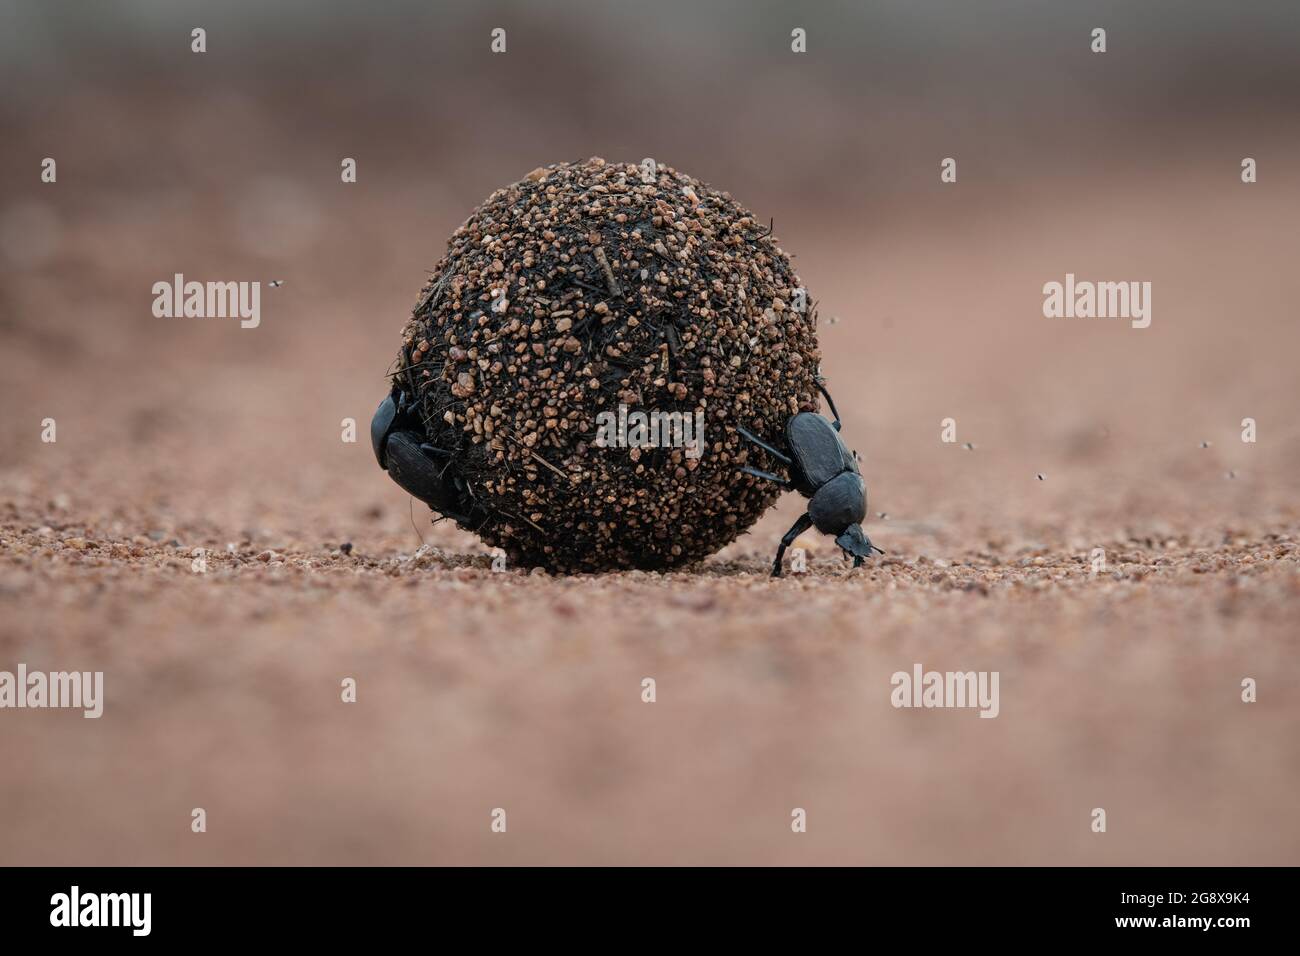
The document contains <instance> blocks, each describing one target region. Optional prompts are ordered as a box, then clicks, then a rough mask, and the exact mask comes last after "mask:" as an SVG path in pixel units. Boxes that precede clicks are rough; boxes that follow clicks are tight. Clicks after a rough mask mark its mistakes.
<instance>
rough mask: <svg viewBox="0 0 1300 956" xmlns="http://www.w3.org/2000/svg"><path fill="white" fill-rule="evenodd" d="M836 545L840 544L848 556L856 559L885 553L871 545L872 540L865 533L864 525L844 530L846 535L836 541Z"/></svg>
mask: <svg viewBox="0 0 1300 956" xmlns="http://www.w3.org/2000/svg"><path fill="white" fill-rule="evenodd" d="M835 543H836V544H838V545H839V546H840V548H842V549H843V550H844V552H845V553H846V554H851V555H853V556H854V557H855V558H869V557H871V552H873V551H879V552H880V553H881V554H884V553H885V552H883V551H881V550H880V549H879V548H877V547H876V546H875V545H874V544H872V543H871V539H870V538H868V537H867V536H866V534H865V533H863V531H862V525H860V524H851V525H849V526H848V528H846V529H845V530H844V533H843V534H842V535H840V536H839V537H838V538H836V539H835Z"/></svg>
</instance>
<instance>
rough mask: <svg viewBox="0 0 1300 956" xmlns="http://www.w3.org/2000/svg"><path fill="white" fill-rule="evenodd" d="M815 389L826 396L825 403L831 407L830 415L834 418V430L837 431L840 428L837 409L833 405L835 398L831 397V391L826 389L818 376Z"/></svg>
mask: <svg viewBox="0 0 1300 956" xmlns="http://www.w3.org/2000/svg"><path fill="white" fill-rule="evenodd" d="M817 391H819V392H821V393H822V395H824V396H825V397H826V404H827V405H829V406H830V407H831V417H832V418H834V419H835V423H834V424H835V430H836V431H839V430H840V413H839V410H838V409H837V408H836V407H835V399H833V398H831V393H830V392H828V391H826V386H825V385H823V384H822V380H821V379H820V378H819V379H817Z"/></svg>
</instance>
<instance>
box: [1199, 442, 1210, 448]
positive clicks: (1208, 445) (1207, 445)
mask: <svg viewBox="0 0 1300 956" xmlns="http://www.w3.org/2000/svg"><path fill="white" fill-rule="evenodd" d="M1201 447H1202V448H1209V447H1210V443H1209V442H1208V441H1203V442H1201Z"/></svg>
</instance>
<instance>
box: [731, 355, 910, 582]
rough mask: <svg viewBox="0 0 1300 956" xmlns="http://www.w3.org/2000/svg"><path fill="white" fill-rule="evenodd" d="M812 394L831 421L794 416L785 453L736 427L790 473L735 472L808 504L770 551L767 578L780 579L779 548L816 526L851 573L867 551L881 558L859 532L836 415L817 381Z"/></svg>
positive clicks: (853, 468) (857, 490)
mask: <svg viewBox="0 0 1300 956" xmlns="http://www.w3.org/2000/svg"><path fill="white" fill-rule="evenodd" d="M817 389H818V390H819V391H820V392H821V393H822V395H824V396H826V403H827V404H828V405H830V407H831V414H832V415H834V416H835V421H834V422H828V421H827V420H826V419H825V418H823V417H822V416H821V415H818V414H816V413H814V412H800V413H799V414H797V415H795V416H794V417H793V418H791V419H790V420H789V421H788V422H786V425H785V443H786V446H787V448H788V449H789V454H786V453H785V452H782V451H778V450H777V449H776V448H773V447H772V446H771V445H769V444H768V443H767V442H765V441H763V440H762V439H761V438H759V437H757V436H756V435H753V434H751V433H750V432H749V431H746V430H745V429H744V428H737V429H736V430H737V431H739V432H740V434H741V436H742V437H744V438H745V439H746V440H747V441H751V442H753V443H754V444H755V445H757V446H758V447H759V448H761V449H763V450H764V451H765V452H767V453H768V454H769V455H771V456H772V457H773V458H775V459H776V460H777V461H779V462H781V464H783V465H785V466H786V468H787V469H788V470H789V472H790V477H789V478H788V479H787V478H782V477H781V476H780V475H774V474H772V473H771V472H770V471H760V470H759V469H757V468H751V467H750V466H749V465H744V466H742V467H741V469H740V470H741V471H743V472H745V474H748V475H754V476H755V477H757V478H765V479H767V480H768V481H774V482H776V483H777V484H778V485H780V486H781V487H782V488H789V489H792V490H794V491H797V492H799V494H801V495H803V496H804V497H805V498H808V499H810V500H809V502H808V510H807V511H806V512H805V513H804V514H803V516H802V517H800V518H799V520H798V521H796V522H795V523H794V527H792V528H791V529H790V530H789V531H787V532H786V533H785V537H784V538H782V539H781V546H780V547H779V548H777V549H776V561H775V562H773V564H772V577H774V578H779V577H780V576H781V559H782V558H784V557H785V549H786V548H788V547H790V545H792V544H794V539H795V538H797V537H799V535H801V534H803V533H804V532H805V531H807V530H808V529H809V528H811V527H813V526H816V528H817V530H818V531H820V532H821V533H822V534H829V535H834V536H835V543H836V544H838V545H839V546H840V549H841V550H842V551H843V552H844V553H845V554H846V555H851V556H852V557H853V566H854V567H855V568H858V567H861V566H862V561H863V559H864V558H867V557H870V556H871V552H872V551H878V552H880V553H881V554H884V553H885V552H884V551H881V550H880V549H879V548H877V547H876V546H875V545H874V544H872V543H871V539H870V538H868V537H867V536H866V534H864V533H863V531H862V521H863V519H865V518H866V516H867V486H866V485H865V484H864V483H863V481H862V475H861V474H859V472H858V463H857V461H856V459H855V458H854V456H853V453H852V452H851V451H849V450H848V448H846V447H845V445H844V442H843V441H841V440H840V435H839V432H840V413H839V411H837V410H836V408H835V402H834V401H833V400H832V399H831V396H830V393H829V392H828V391H826V388H825V386H824V385H822V383H821V382H820V381H818V382H817Z"/></svg>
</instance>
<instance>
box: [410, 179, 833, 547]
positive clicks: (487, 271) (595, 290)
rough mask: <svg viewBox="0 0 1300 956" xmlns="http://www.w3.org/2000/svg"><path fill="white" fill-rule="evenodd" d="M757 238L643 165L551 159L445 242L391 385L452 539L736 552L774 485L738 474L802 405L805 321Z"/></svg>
mask: <svg viewBox="0 0 1300 956" xmlns="http://www.w3.org/2000/svg"><path fill="white" fill-rule="evenodd" d="M811 301H812V300H811V298H810V297H809V295H808V293H807V290H805V289H804V288H803V284H802V282H801V281H800V279H799V276H798V275H796V274H795V271H794V268H793V266H792V265H791V262H790V258H789V257H788V256H787V255H786V253H785V252H784V251H782V249H781V248H780V247H779V246H778V245H777V243H776V240H775V238H774V237H773V236H772V234H771V229H770V227H769V225H768V224H767V223H765V222H763V221H760V220H759V219H757V218H756V217H755V216H754V215H753V214H752V213H750V212H749V211H748V210H746V209H745V208H744V207H743V206H741V205H740V204H739V203H737V202H736V201H735V200H734V199H732V198H731V196H730V195H728V194H727V193H725V192H720V191H718V190H716V189H714V188H712V187H710V186H708V185H707V184H705V183H703V182H700V181H699V180H696V179H693V178H692V177H690V176H687V175H685V174H684V173H680V172H678V171H677V170H675V169H673V168H671V167H669V166H665V165H660V164H657V163H655V162H654V161H652V160H646V161H645V162H643V163H638V164H627V163H607V162H605V161H604V160H603V159H600V158H593V159H590V160H587V161H585V162H576V163H558V164H555V165H552V166H546V167H543V168H538V169H536V170H534V171H533V172H531V173H529V174H528V175H527V176H526V177H524V178H523V179H522V180H520V181H519V182H517V183H514V184H512V185H510V186H506V187H505V188H503V189H499V190H497V191H496V192H494V193H493V194H492V195H491V196H489V197H488V198H487V200H486V201H484V202H483V204H482V205H480V206H479V207H478V208H477V209H475V210H474V212H473V214H472V215H471V216H470V217H469V219H467V220H466V221H465V223H464V225H462V226H461V227H460V228H459V229H457V230H456V231H455V233H454V234H453V235H452V236H451V239H450V240H449V242H448V247H447V254H446V255H445V256H444V257H443V258H442V259H441V260H440V261H439V262H438V263H437V265H436V266H435V267H434V269H433V270H432V272H431V279H430V281H429V282H428V283H427V284H426V285H425V287H424V288H423V289H422V290H421V293H420V296H419V299H418V302H417V305H416V307H415V309H414V311H413V314H412V316H411V318H410V320H409V321H408V322H407V323H406V326H405V328H404V330H403V336H402V346H401V350H400V352H399V355H398V358H397V362H396V364H395V366H394V372H393V378H394V381H395V382H396V383H397V384H399V385H400V386H401V387H402V388H403V389H404V390H405V391H406V392H407V394H409V395H413V396H415V408H416V409H417V411H418V415H419V418H420V420H421V421H422V423H423V426H424V430H425V433H426V435H427V438H428V442H429V444H431V445H432V446H433V447H434V448H436V449H438V453H437V454H438V459H437V460H438V462H440V463H441V464H439V465H437V467H438V468H440V469H446V470H447V471H448V472H450V473H451V474H453V475H455V476H456V477H457V478H458V480H460V481H463V485H460V487H463V489H464V491H465V493H466V494H467V495H468V497H470V498H472V499H473V502H474V505H475V508H474V514H475V515H476V516H477V517H476V518H475V520H474V523H473V525H472V526H465V525H462V526H463V527H466V530H470V531H474V532H476V533H477V534H478V535H479V536H480V537H481V538H482V539H483V541H484V542H485V543H486V544H488V545H489V546H492V547H499V548H501V549H503V550H504V551H505V553H506V554H507V555H508V557H509V559H510V561H511V562H512V563H513V564H515V565H516V566H526V567H530V566H543V567H546V568H548V569H550V570H553V571H558V572H581V571H606V570H615V569H622V568H641V569H658V570H663V569H668V568H673V567H677V566H681V565H685V564H688V563H690V562H693V561H698V560H700V559H701V558H704V557H706V556H707V555H709V554H712V553H714V552H715V551H717V550H718V549H719V548H721V547H723V546H724V545H726V544H728V543H730V542H731V541H733V540H735V538H736V537H737V536H738V535H740V534H742V533H743V532H744V531H746V530H747V529H748V528H749V527H750V526H751V525H752V524H753V523H754V522H755V521H756V520H757V519H758V517H759V516H760V515H761V514H762V513H763V512H764V511H765V510H767V508H769V507H770V506H771V505H772V504H773V503H774V502H775V501H776V499H777V497H778V495H779V494H780V490H781V489H780V488H779V487H778V486H776V485H775V484H772V483H770V482H767V481H765V480H763V479H760V478H756V477H753V476H750V475H748V474H746V473H743V472H741V471H740V468H741V466H743V465H745V464H750V465H752V466H754V467H757V468H760V469H764V470H772V469H773V467H774V465H775V463H774V462H771V461H769V460H767V458H766V455H765V453H763V452H761V451H760V450H758V449H756V448H754V447H753V446H750V445H749V444H748V443H747V442H745V441H744V440H743V439H742V438H741V436H740V435H739V434H738V432H737V431H736V428H737V426H741V427H744V428H747V429H749V430H750V431H751V432H754V433H755V434H758V435H760V436H765V437H767V438H768V439H773V438H775V439H779V438H780V437H781V436H782V435H783V434H784V429H785V424H786V422H787V421H788V420H789V418H790V416H792V415H794V414H796V413H798V412H800V411H816V410H817V409H818V396H817V391H816V381H817V369H818V362H819V354H818V350H817V335H816V314H815V309H814V308H813V307H812V305H811Z"/></svg>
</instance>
